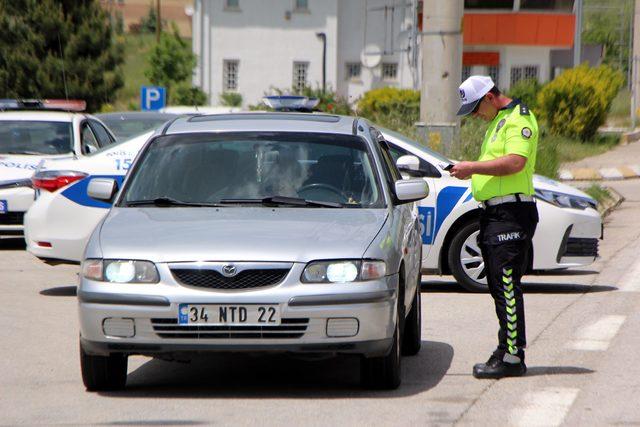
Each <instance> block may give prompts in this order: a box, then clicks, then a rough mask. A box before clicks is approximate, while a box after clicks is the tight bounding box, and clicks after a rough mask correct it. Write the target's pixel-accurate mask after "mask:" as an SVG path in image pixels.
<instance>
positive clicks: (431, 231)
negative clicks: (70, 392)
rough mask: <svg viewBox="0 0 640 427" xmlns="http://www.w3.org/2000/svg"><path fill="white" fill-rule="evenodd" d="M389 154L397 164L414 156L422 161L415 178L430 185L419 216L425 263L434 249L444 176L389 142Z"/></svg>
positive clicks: (420, 205) (429, 164)
mask: <svg viewBox="0 0 640 427" xmlns="http://www.w3.org/2000/svg"><path fill="white" fill-rule="evenodd" d="M387 145H388V146H389V152H390V154H391V156H392V158H393V161H394V162H396V161H397V160H398V158H399V157H401V156H406V155H412V156H416V157H417V158H418V159H419V160H420V173H416V174H415V176H414V177H418V176H420V177H422V178H423V179H424V180H425V181H427V184H428V185H429V195H428V196H427V197H426V198H424V199H422V200H420V202H418V215H419V218H420V235H421V238H422V260H423V261H424V260H425V259H426V258H427V257H428V256H429V253H430V251H431V250H432V249H433V244H434V240H435V233H436V201H437V200H438V185H437V181H438V178H440V177H441V176H442V175H441V173H440V171H439V170H438V168H436V167H435V166H434V165H432V164H431V163H430V162H428V161H427V160H425V159H424V158H422V157H421V156H420V155H418V154H416V153H413V152H410V151H409V150H407V149H405V148H402V147H400V146H398V145H397V144H394V143H393V142H390V141H387Z"/></svg>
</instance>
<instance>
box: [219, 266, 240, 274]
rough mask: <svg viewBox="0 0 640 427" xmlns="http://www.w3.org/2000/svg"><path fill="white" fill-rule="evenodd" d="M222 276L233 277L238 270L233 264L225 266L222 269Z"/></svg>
mask: <svg viewBox="0 0 640 427" xmlns="http://www.w3.org/2000/svg"><path fill="white" fill-rule="evenodd" d="M222 274H223V275H225V276H226V277H233V276H235V275H236V274H238V269H237V268H236V266H235V265H233V264H227V265H225V266H223V267H222Z"/></svg>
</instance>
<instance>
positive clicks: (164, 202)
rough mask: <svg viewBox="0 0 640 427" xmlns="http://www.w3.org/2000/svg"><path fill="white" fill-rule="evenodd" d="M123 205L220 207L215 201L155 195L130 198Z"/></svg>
mask: <svg viewBox="0 0 640 427" xmlns="http://www.w3.org/2000/svg"><path fill="white" fill-rule="evenodd" d="M125 206H158V207H169V206H192V207H206V208H215V207H220V206H222V205H219V204H217V203H197V202H183V201H181V200H176V199H172V198H171V197H157V198H155V199H149V200H131V201H127V202H125Z"/></svg>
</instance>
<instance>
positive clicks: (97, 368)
mask: <svg viewBox="0 0 640 427" xmlns="http://www.w3.org/2000/svg"><path fill="white" fill-rule="evenodd" d="M80 370H81V371H82V382H83V383H84V386H85V387H86V389H87V391H108V390H111V391H113V390H122V389H124V387H125V384H126V382H127V356H126V355H123V354H111V355H109V356H92V355H89V354H87V353H85V352H84V350H83V349H82V346H81V347H80Z"/></svg>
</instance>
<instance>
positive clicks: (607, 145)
mask: <svg viewBox="0 0 640 427" xmlns="http://www.w3.org/2000/svg"><path fill="white" fill-rule="evenodd" d="M546 138H547V139H551V140H552V145H553V146H555V148H556V150H557V152H558V159H559V161H560V163H568V162H576V161H578V160H582V159H584V158H585V157H591V156H597V155H598V154H602V153H606V152H607V151H609V150H612V149H613V148H615V147H616V146H617V145H618V144H619V143H620V137H619V136H618V135H596V136H595V137H594V139H593V140H591V141H585V142H582V141H579V140H575V139H571V138H566V137H561V136H550V135H549V136H546Z"/></svg>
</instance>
